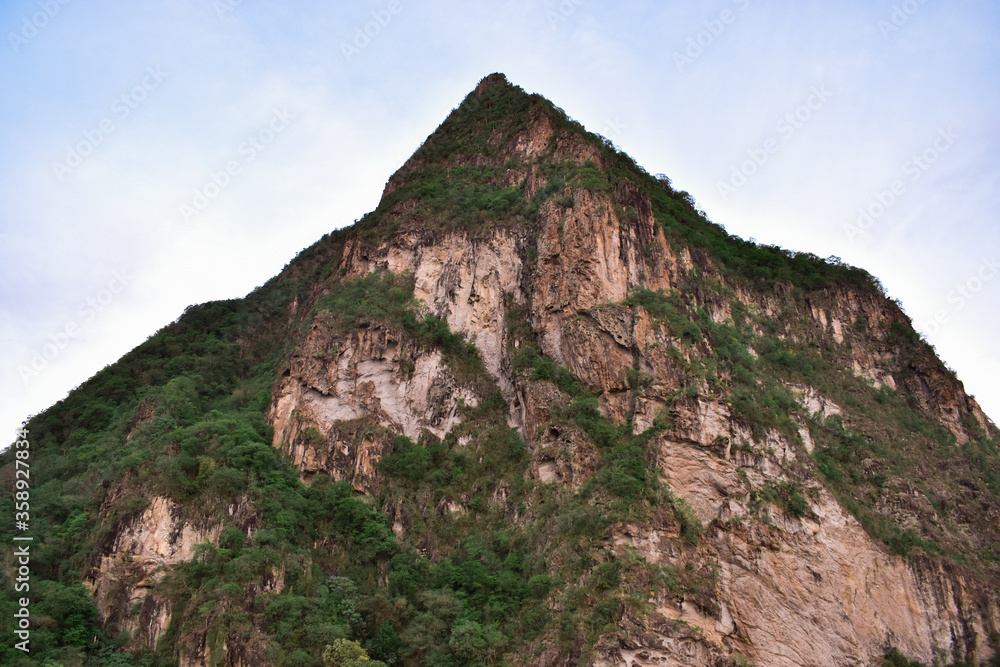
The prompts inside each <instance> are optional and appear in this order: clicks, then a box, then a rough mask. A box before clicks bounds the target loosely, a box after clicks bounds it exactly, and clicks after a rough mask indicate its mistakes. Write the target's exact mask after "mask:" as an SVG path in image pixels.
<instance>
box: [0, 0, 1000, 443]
mask: <svg viewBox="0 0 1000 667" xmlns="http://www.w3.org/2000/svg"><path fill="white" fill-rule="evenodd" d="M288 4H293V5H294V6H287V5H288ZM0 30H2V33H3V36H4V39H3V43H2V44H0V76H2V79H0V80H2V81H3V84H4V95H3V96H2V97H0V127H2V129H3V131H2V132H0V314H2V319H0V336H2V340H3V341H4V345H3V347H2V349H0V368H2V376H0V377H2V382H0V429H10V431H8V432H9V433H11V432H12V431H13V429H14V428H15V427H16V426H17V425H18V424H19V423H20V421H21V420H22V419H23V418H24V417H25V416H26V415H27V414H29V413H32V412H37V411H40V410H42V409H44V408H45V407H47V406H49V405H51V404H52V403H53V402H55V401H56V400H59V399H60V398H62V397H63V396H65V394H66V392H67V391H68V390H69V389H71V388H72V387H74V386H76V385H78V384H79V383H81V382H82V381H83V380H85V379H86V378H87V377H89V376H90V375H92V374H93V373H95V372H96V371H98V370H100V368H102V367H103V366H105V365H107V364H109V363H113V362H114V361H115V360H116V359H117V358H119V357H120V356H121V355H122V354H124V353H125V352H127V351H128V350H129V349H131V348H132V347H134V346H135V345H137V344H139V343H141V342H142V341H143V340H145V339H146V338H147V337H148V336H149V335H150V334H152V333H154V332H155V331H156V330H157V329H159V328H160V327H162V326H164V325H165V324H167V323H169V322H171V321H172V320H174V319H175V318H176V317H177V316H178V315H179V314H180V313H181V312H182V311H183V309H184V308H185V307H186V306H188V305H190V304H194V303H201V302H204V301H208V300H212V299H221V298H230V297H236V296H242V295H244V294H246V293H247V292H248V291H250V290H251V289H253V288H254V287H255V286H257V285H259V284H261V283H263V282H265V281H266V280H267V279H268V278H269V277H271V276H273V275H274V274H276V273H277V272H278V271H280V269H281V268H282V266H284V264H286V263H287V262H288V261H289V260H290V259H291V258H292V257H293V256H294V255H295V253H296V252H298V251H299V250H301V249H302V248H304V247H306V246H308V245H309V244H311V243H312V242H313V241H315V240H316V239H317V238H319V237H320V236H322V235H323V234H324V233H326V232H328V231H330V230H331V229H335V228H338V227H342V226H344V225H346V224H350V223H351V222H352V221H353V220H355V219H357V218H359V217H361V216H362V215H363V214H364V213H366V212H367V211H369V210H371V209H372V208H374V207H375V205H376V204H377V202H378V198H379V195H380V194H381V191H382V187H383V185H384V183H385V181H386V179H387V178H388V177H389V175H390V174H391V173H392V172H393V171H394V170H395V169H396V168H398V167H399V166H400V165H401V164H402V163H403V161H404V160H405V159H406V158H407V157H408V156H409V155H410V154H411V153H412V152H413V151H414V150H415V149H416V148H417V147H418V146H419V145H420V142H421V141H422V140H423V139H424V138H425V137H426V136H427V135H428V134H429V133H430V132H432V131H433V130H434V128H435V127H436V126H437V125H438V124H439V123H440V122H441V121H442V120H443V119H444V117H445V116H446V115H447V113H448V112H449V111H450V110H451V109H452V108H453V107H454V106H456V105H457V104H458V103H459V102H460V101H461V99H462V98H463V97H464V95H465V94H466V93H468V92H469V90H471V89H472V88H473V87H474V86H475V84H476V83H477V81H478V80H479V79H480V78H481V77H483V76H485V75H486V74H489V73H491V72H494V71H502V72H505V73H506V74H507V76H508V78H509V79H510V80H511V81H513V82H514V83H516V84H518V85H520V86H522V87H524V88H525V89H526V90H528V91H529V92H538V93H541V94H543V95H545V96H546V97H548V98H549V99H551V100H552V101H553V102H555V103H556V104H557V105H559V106H561V107H562V108H563V109H565V110H566V111H567V113H569V114H570V115H571V116H572V117H574V118H576V119H577V120H579V121H581V122H582V123H583V124H584V125H586V126H587V127H588V128H589V129H590V130H592V131H595V132H598V133H601V134H604V135H605V136H608V137H609V138H611V139H612V140H613V141H614V142H615V143H616V144H617V145H618V146H620V147H621V148H622V149H624V150H625V151H627V152H628V153H630V154H631V155H632V156H633V157H635V158H636V160H637V161H638V162H639V164H641V165H643V166H644V167H645V168H646V169H647V170H648V171H650V172H651V173H658V172H662V173H666V174H667V175H669V176H670V177H671V179H673V181H674V184H675V186H677V187H678V188H681V189H686V190H688V191H689V192H691V194H692V195H693V196H694V197H695V198H696V200H697V201H698V202H699V204H700V206H701V207H702V208H704V210H705V211H706V212H707V214H708V215H709V217H710V218H711V219H712V220H714V221H715V222H718V223H720V224H723V225H725V226H726V228H727V229H728V230H729V231H730V232H732V233H735V234H739V235H741V236H744V237H753V238H755V239H756V240H757V241H758V242H762V243H772V244H778V245H781V246H784V247H787V248H790V249H794V250H805V251H810V252H813V253H815V254H817V255H820V256H823V257H826V256H829V255H837V256H839V257H841V258H843V259H844V260H845V261H847V262H849V263H852V264H855V265H858V266H861V267H864V268H865V269H868V270H869V271H871V272H872V273H873V274H875V275H876V276H878V277H879V278H880V279H881V280H882V282H883V283H884V284H885V286H886V288H887V290H888V293H889V294H890V295H891V296H893V297H896V298H898V299H899V300H900V301H901V302H902V304H903V306H904V308H905V309H906V311H907V313H908V314H909V315H910V316H911V317H912V318H913V320H914V322H915V324H916V325H917V328H918V329H919V330H921V331H922V332H923V333H924V334H926V336H927V338H928V340H929V341H930V342H931V343H932V344H934V345H935V347H936V348H937V350H938V352H939V354H940V355H941V356H942V358H943V359H944V360H945V362H946V363H948V364H949V365H950V366H951V367H953V368H954V369H955V370H956V371H957V372H958V375H959V377H960V378H961V379H962V380H963V381H964V382H965V383H966V388H967V390H968V391H969V392H970V393H973V394H975V395H976V396H977V398H978V399H979V400H980V402H981V403H982V404H983V406H984V408H985V409H986V411H987V413H989V414H991V415H992V416H993V417H994V418H1000V387H998V385H997V382H996V380H995V378H996V377H997V376H998V375H1000V350H998V349H997V346H996V345H995V341H996V336H995V333H994V332H995V331H996V330H997V327H998V325H1000V312H998V309H997V305H998V303H1000V279H997V278H998V277H1000V275H998V274H1000V266H997V259H998V255H1000V225H998V224H997V218H998V213H1000V187H998V186H1000V150H998V148H1000V146H998V143H1000V85H998V83H1000V4H998V3H996V2H983V1H978V2H977V1H961V0H959V1H955V2H950V3H943V2H931V1H930V0H924V1H923V2H921V1H920V0H907V1H906V2H898V1H897V2H875V3H871V2H860V1H853V0H844V1H841V2H837V3H831V2H810V1H798V2H779V1H773V2H768V3H764V2H760V1H758V0H717V1H711V2H693V1H683V2H656V3H654V2H628V1H625V2H617V3H614V5H613V6H611V3H599V2H597V0H562V1H561V2H560V1H558V0H551V1H546V0H536V1H527V0H524V1H516V0H510V1H503V0H500V1H494V2H462V3H458V2H441V1H437V2H435V1H432V0H427V1H424V2H416V1H413V2H410V1H407V0H393V1H391V2H390V1H382V0H376V1H373V2H368V1H364V2H354V3H322V2H308V1H303V2H298V3H278V2H269V1H263V0H198V1H196V0H176V1H172V2H147V3H121V2H101V1H95V2H86V3H85V2H82V1H81V0H30V1H29V0H8V1H6V2H4V3H2V4H0ZM366 32H367V34H366ZM863 213H864V214H865V215H862V214H863ZM47 357H49V358H47ZM33 362H34V366H32V364H33ZM25 369H31V372H30V373H26V372H25Z"/></svg>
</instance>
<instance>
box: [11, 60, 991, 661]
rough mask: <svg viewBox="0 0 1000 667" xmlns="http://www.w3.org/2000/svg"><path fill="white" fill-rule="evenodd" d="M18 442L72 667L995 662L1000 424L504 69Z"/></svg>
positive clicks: (873, 288)
mask: <svg viewBox="0 0 1000 667" xmlns="http://www.w3.org/2000/svg"><path fill="white" fill-rule="evenodd" d="M29 433H30V434H31V437H32V438H33V439H34V440H35V443H34V444H35V446H36V451H37V452H38V455H39V456H40V457H43V460H44V461H45V462H46V470H45V471H43V472H42V474H41V479H39V480H37V482H36V483H40V485H39V488H40V489H46V488H48V491H47V493H46V494H45V495H43V496H42V500H40V501H39V502H40V503H41V504H40V507H41V509H42V510H43V511H44V512H45V513H46V514H47V515H49V516H51V519H47V520H48V521H49V522H50V525H48V526H46V527H47V529H49V530H50V531H51V533H50V534H51V535H52V536H53V537H51V538H49V539H48V540H47V541H46V542H45V543H44V546H43V548H42V551H41V554H42V555H41V556H40V560H41V561H42V565H43V566H44V568H43V570H42V571H43V573H44V574H45V575H46V586H48V587H49V588H50V589H52V591H55V593H53V594H52V595H51V596H49V597H51V598H58V597H59V595H62V596H69V597H72V596H76V597H74V598H73V599H74V600H76V601H75V602H74V603H73V604H74V605H75V607H73V608H78V609H79V610H82V611H78V613H77V614H76V615H77V616H80V617H81V622H82V625H79V626H76V625H73V623H74V622H75V621H74V620H72V619H74V618H75V617H74V614H72V613H68V614H67V613H64V614H63V615H62V616H61V617H60V616H59V615H58V614H57V613H56V612H55V611H53V612H51V613H50V614H49V617H50V618H51V619H53V621H54V625H52V626H51V627H53V628H55V630H56V632H53V633H52V634H53V637H54V639H53V648H52V651H54V652H55V653H53V655H55V654H56V653H58V652H59V651H62V652H63V653H64V654H67V655H69V654H71V653H72V652H73V651H79V652H81V653H82V654H84V655H89V656H91V659H93V656H95V655H97V653H98V652H99V651H105V652H108V651H114V650H115V649H117V648H118V647H119V646H124V647H125V648H127V649H128V650H130V651H132V652H133V654H134V655H135V658H134V659H135V660H140V659H141V660H146V661H147V662H149V664H170V663H171V662H172V661H173V662H176V663H177V664H184V665H188V664H190V665H194V664H208V663H211V662H215V661H221V662H222V664H262V663H263V662H266V663H268V664H322V654H323V652H324V649H325V647H326V646H328V645H330V644H332V643H333V642H334V641H335V640H344V639H347V640H352V641H357V642H359V645H360V644H363V645H364V646H365V648H366V649H367V650H369V651H371V653H372V654H373V655H374V656H375V657H378V658H379V659H382V660H384V661H387V662H397V663H399V664H455V662H456V661H458V662H459V663H460V664H477V663H485V664H495V663H499V662H501V661H506V662H508V663H510V664H553V665H555V664H653V661H658V664H664V663H665V664H718V665H724V664H725V665H728V664H742V663H741V662H740V661H741V660H742V661H744V662H745V661H746V660H750V661H751V662H754V663H755V664H775V665H784V664H810V665H813V664H815V665H832V664H857V663H860V662H872V661H875V660H878V659H880V657H881V656H882V655H883V654H884V653H886V651H888V650H889V649H890V648H898V649H899V650H901V651H903V652H904V653H906V654H907V655H909V656H912V657H914V658H917V659H919V660H921V661H923V662H927V663H929V662H931V661H934V660H939V659H941V656H942V654H943V655H944V656H946V658H945V659H951V660H954V661H964V662H973V663H975V662H978V661H983V660H986V659H988V658H989V656H990V655H995V654H996V651H997V646H996V642H997V636H996V619H997V618H998V612H997V598H996V595H995V593H993V594H991V593H990V590H991V587H992V590H994V591H995V590H997V586H996V583H997V582H998V581H1000V579H998V563H1000V548H998V545H1000V520H998V517H1000V478H998V476H997V474H996V472H995V471H996V470H997V466H996V464H997V461H998V457H997V452H996V444H995V439H996V436H997V430H996V427H995V425H994V424H993V423H992V422H991V421H990V420H989V419H988V418H987V417H986V415H985V414H984V413H983V412H982V410H981V409H979V407H978V405H977V404H976V403H975V401H974V399H972V398H971V397H969V396H967V395H966V394H965V392H964V388H963V387H962V385H961V383H960V382H959V381H958V380H957V378H955V377H954V375H953V374H952V373H951V372H950V371H949V370H948V369H947V367H946V366H944V364H943V363H942V362H941V361H940V360H939V359H938V358H937V357H936V355H935V354H934V352H933V349H932V348H930V347H929V346H928V345H927V344H926V343H924V342H922V341H920V339H919V336H917V335H916V334H915V332H914V331H913V329H912V326H911V324H910V322H909V320H908V318H907V317H906V315H905V313H903V311H902V310H901V308H900V307H899V305H898V304H897V303H895V302H893V301H891V300H889V299H888V298H887V297H886V296H885V294H884V291H883V290H882V289H881V286H880V285H879V283H878V282H877V280H875V279H874V278H872V277H871V276H870V275H869V274H868V273H867V272H865V271H863V270H861V269H855V268H853V267H847V266H845V265H843V264H841V263H839V262H836V261H834V262H828V261H825V260H822V259H820V258H818V257H815V256H813V255H810V254H805V253H791V252H788V251H783V250H781V249H778V248H771V247H761V246H757V245H756V244H753V243H750V242H747V241H744V240H742V239H738V238H736V237H733V236H731V235H728V234H727V233H726V232H725V231H724V229H722V228H721V227H720V226H718V225H715V224H714V223H711V222H709V221H708V220H707V219H706V218H705V217H704V214H703V213H701V212H699V211H698V210H697V208H696V206H695V204H694V202H693V199H692V198H691V197H690V195H688V194H687V193H684V192H677V191H675V190H673V188H672V186H671V185H670V183H669V180H668V179H666V178H665V177H664V178H656V177H653V176H650V175H649V174H647V173H646V172H645V171H644V170H642V169H641V168H640V167H638V166H637V165H636V164H635V163H634V161H632V160H631V158H628V157H627V156H625V155H624V154H622V153H620V152H619V151H617V149H615V148H614V147H613V146H612V145H611V144H610V142H608V141H606V140H602V139H601V138H599V137H597V135H592V134H590V133H587V132H586V130H584V129H583V128H582V126H579V124H576V123H575V122H573V121H571V120H570V119H569V118H568V116H566V115H565V113H564V112H562V111H561V110H559V109H558V108H557V107H555V106H554V105H552V103H551V102H548V101H547V100H545V99H544V98H542V97H540V96H537V95H527V94H526V93H524V91H522V90H521V89H519V88H517V87H515V86H513V85H511V84H510V83H509V82H508V81H507V80H506V78H505V77H503V75H499V74H494V75H490V76H489V77H486V78H485V79H483V80H482V81H481V82H480V84H479V85H478V86H477V88H476V89H475V90H474V91H473V92H472V93H470V94H469V96H467V97H466V99H465V100H464V101H463V103H462V104H461V105H460V106H459V107H458V108H457V109H456V110H454V111H453V112H452V114H450V115H449V117H448V118H447V119H446V120H445V121H444V122H443V123H442V125H441V126H440V127H439V128H438V129H437V130H436V131H435V132H434V133H432V134H431V135H430V137H428V139H427V141H425V142H424V144H423V145H422V146H421V147H420V148H419V149H418V150H417V151H416V152H415V153H414V155H413V156H412V157H411V158H410V159H409V160H407V162H406V163H405V164H404V165H403V167H401V168H400V170H399V171H397V172H396V173H395V174H393V175H392V177H391V178H390V179H389V181H388V183H387V185H386V188H385V191H384V193H383V197H382V200H381V201H380V203H379V206H378V207H377V208H376V209H375V211H373V212H372V213H370V214H368V215H367V216H365V217H364V218H362V219H361V220H360V221H358V222H357V223H356V224H355V225H354V226H353V227H351V228H347V229H343V230H338V231H336V232H333V233H331V234H329V235H326V236H324V238H323V239H321V240H320V241H318V242H317V243H316V244H314V245H313V246H311V247H310V248H307V249H306V250H304V251H303V252H302V253H300V254H299V255H298V256H297V257H296V258H295V259H294V260H292V262H290V263H289V264H288V265H287V266H286V267H285V269H284V270H283V271H282V272H281V273H280V274H279V275H278V276H276V277H275V278H274V279H272V280H271V281H269V282H268V283H266V284H265V285H264V286H262V287H261V288H258V289H257V290H255V291H254V292H253V293H251V294H250V295H248V296H247V297H246V298H245V299H236V300H229V301H224V302H213V303H209V304H203V305H202V306H196V307H192V308H190V309H188V310H187V311H185V314H184V315H183V316H182V317H181V318H179V320H178V321H177V322H175V323H174V324H172V325H169V326H168V327H165V328H164V329H163V330H161V331H160V332H158V333H157V334H156V335H155V336H153V337H151V338H150V340H148V341H147V342H146V343H144V344H143V345H140V346H139V347H138V348H136V350H133V351H132V352H130V353H129V354H127V355H125V357H123V359H122V360H120V361H119V362H118V363H117V364H115V365H114V366H112V367H109V368H108V369H105V371H102V372H101V373H99V374H98V375H97V376H95V378H93V379H91V380H90V381H88V382H87V383H85V384H84V385H83V386H81V388H80V390H79V391H77V392H74V394H73V395H72V396H70V397H69V398H68V399H67V400H66V401H62V402H60V403H59V404H57V405H56V406H54V407H53V408H51V409H50V410H48V411H46V412H45V413H43V414H42V415H39V416H37V417H35V418H34V419H33V420H32V422H31V423H30V424H29ZM8 458H9V457H8ZM12 465H13V463H12V462H10V461H8V462H7V463H6V465H5V466H4V468H3V469H4V470H5V471H7V472H6V473H5V474H7V475H8V477H10V470H11V466H12ZM942 472H945V473H947V474H942ZM8 483H11V480H10V479H8ZM47 485H50V486H47ZM56 489H58V491H57V490H56ZM291 508H293V509H294V511H293V509H291ZM8 542H9V541H8ZM199 545H200V546H199ZM59 587H62V588H59ZM84 590H86V591H88V592H89V594H90V595H92V596H93V598H94V600H95V602H96V605H94V606H92V607H88V606H87V604H86V603H85V602H84V601H83V598H81V597H80V596H81V595H84V596H85V595H86V593H83V592H81V591H84ZM67 591H68V592H67ZM50 592H51V591H50ZM847 600H853V602H850V603H847V602H846V601H847ZM900 600H902V601H903V602H904V603H903V604H900ZM347 610H349V611H347ZM64 611H65V610H64ZM296 624H300V625H302V626H303V627H307V628H309V632H307V633H301V632H299V633H296V632H295V631H294V630H293V627H294V626H295V625H296ZM64 626H65V627H64ZM80 628H83V629H85V630H86V632H85V633H84V634H86V633H90V634H93V635H94V636H98V635H100V636H103V637H104V638H105V639H104V640H103V642H99V643H98V644H99V645H95V646H91V647H88V646H85V645H84V646H83V647H82V648H81V644H79V643H73V638H74V637H76V636H77V635H73V634H72V631H74V630H77V629H80ZM119 631H127V632H128V633H129V637H128V638H127V639H124V640H123V643H121V644H118V645H117V646H116V645H115V642H114V641H112V640H111V639H110V637H112V636H114V634H115V633H116V632H119ZM67 636H68V637H69V639H67ZM88 652H89V653H88ZM115 655H116V656H122V655H123V654H121V653H115ZM121 659H122V660H126V659H128V658H125V657H122V658H121ZM449 661H450V662H449ZM123 664H128V663H123Z"/></svg>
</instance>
